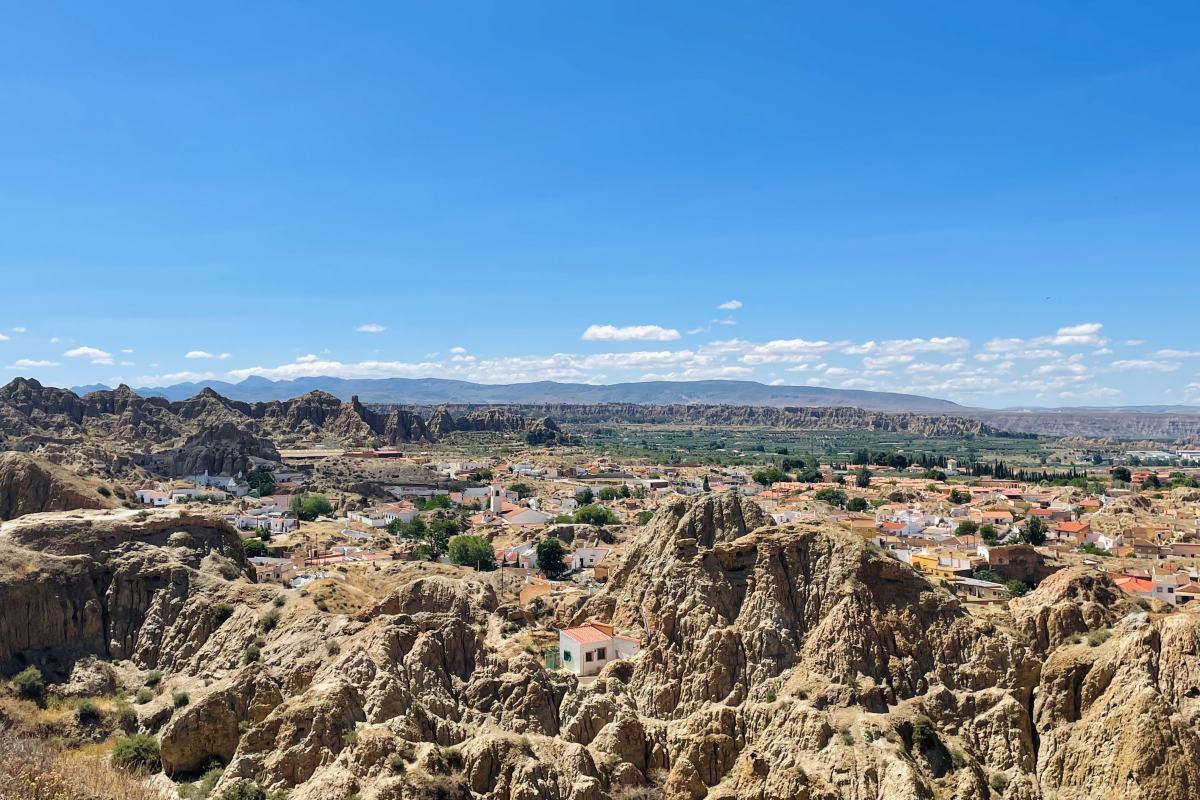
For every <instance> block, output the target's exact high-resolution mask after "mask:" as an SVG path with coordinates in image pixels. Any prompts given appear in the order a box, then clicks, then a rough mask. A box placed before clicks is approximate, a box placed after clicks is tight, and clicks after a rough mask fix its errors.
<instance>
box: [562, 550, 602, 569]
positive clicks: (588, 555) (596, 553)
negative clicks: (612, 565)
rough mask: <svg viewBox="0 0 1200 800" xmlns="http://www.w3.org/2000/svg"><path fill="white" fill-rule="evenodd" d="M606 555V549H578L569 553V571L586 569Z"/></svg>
mask: <svg viewBox="0 0 1200 800" xmlns="http://www.w3.org/2000/svg"><path fill="white" fill-rule="evenodd" d="M606 555H608V548H607V547H579V548H576V549H575V550H574V551H572V552H571V555H570V556H569V558H570V559H571V569H587V568H588V567H594V566H596V563H597V562H598V561H599V560H600V559H602V558H604V557H605V556H606Z"/></svg>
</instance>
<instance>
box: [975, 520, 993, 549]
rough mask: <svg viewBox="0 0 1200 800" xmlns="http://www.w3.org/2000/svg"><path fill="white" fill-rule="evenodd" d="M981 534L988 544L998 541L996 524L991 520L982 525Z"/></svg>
mask: <svg viewBox="0 0 1200 800" xmlns="http://www.w3.org/2000/svg"><path fill="white" fill-rule="evenodd" d="M979 535H980V536H982V537H983V541H985V542H987V543H988V544H995V543H996V526H995V525H993V524H992V523H990V522H988V523H985V524H984V525H983V526H982V527H980V529H979Z"/></svg>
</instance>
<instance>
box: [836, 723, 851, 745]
mask: <svg viewBox="0 0 1200 800" xmlns="http://www.w3.org/2000/svg"><path fill="white" fill-rule="evenodd" d="M838 736H840V737H841V739H842V744H846V745H850V744H854V734H852V733H850V729H849V728H845V727H842V728H838Z"/></svg>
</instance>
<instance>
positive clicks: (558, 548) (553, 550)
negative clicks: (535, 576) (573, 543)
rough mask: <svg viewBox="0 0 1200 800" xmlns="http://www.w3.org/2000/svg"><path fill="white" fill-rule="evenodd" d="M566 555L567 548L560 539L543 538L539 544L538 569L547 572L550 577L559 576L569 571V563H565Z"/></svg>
mask: <svg viewBox="0 0 1200 800" xmlns="http://www.w3.org/2000/svg"><path fill="white" fill-rule="evenodd" d="M566 555H567V548H565V547H563V543H562V542H560V541H559V540H558V539H555V538H554V537H550V538H548V539H542V540H541V541H540V542H538V546H537V566H538V569H540V570H541V571H542V572H544V573H546V577H548V578H557V577H558V576H559V575H562V574H563V573H564V572H566V571H567V565H566V564H564V563H563V559H564V558H565V557H566Z"/></svg>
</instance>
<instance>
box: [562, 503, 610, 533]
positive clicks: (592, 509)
mask: <svg viewBox="0 0 1200 800" xmlns="http://www.w3.org/2000/svg"><path fill="white" fill-rule="evenodd" d="M571 521H572V522H575V523H577V524H579V525H599V526H601V527H603V526H605V525H617V524H619V523H620V522H621V519H620V517H618V516H617V515H616V514H614V513H613V512H612V509H610V508H606V507H605V506H598V505H596V504H594V503H589V504H587V505H585V506H580V507H579V508H577V509H575V516H573V517H572V518H571Z"/></svg>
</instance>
